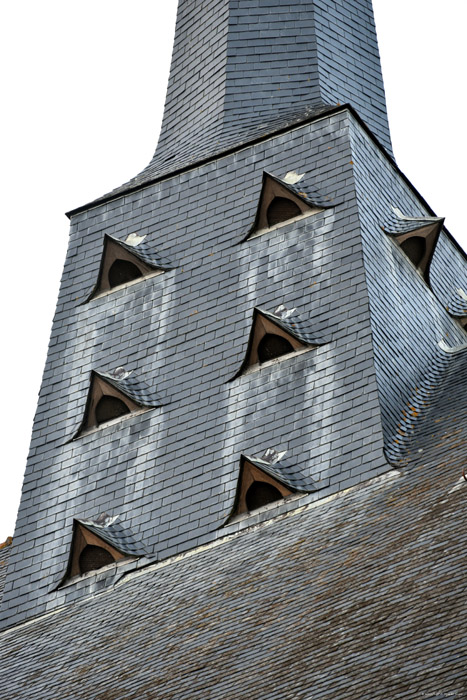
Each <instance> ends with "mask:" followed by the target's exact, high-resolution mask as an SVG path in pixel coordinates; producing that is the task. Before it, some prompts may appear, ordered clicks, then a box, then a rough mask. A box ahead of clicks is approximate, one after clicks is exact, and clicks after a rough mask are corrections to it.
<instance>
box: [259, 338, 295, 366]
mask: <svg viewBox="0 0 467 700" xmlns="http://www.w3.org/2000/svg"><path fill="white" fill-rule="evenodd" d="M290 352H294V347H293V345H292V343H290V342H289V341H288V340H287V338H284V337H283V336H281V335H276V333H266V335H264V336H263V337H262V338H261V340H260V341H259V343H258V361H259V363H260V365H262V364H263V363H264V362H267V361H268V360H274V359H275V358H277V357H282V356H283V355H288V354H289V353H290Z"/></svg>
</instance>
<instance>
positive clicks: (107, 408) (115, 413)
mask: <svg viewBox="0 0 467 700" xmlns="http://www.w3.org/2000/svg"><path fill="white" fill-rule="evenodd" d="M127 413H131V411H130V409H129V407H128V405H127V404H126V403H125V402H124V401H122V400H121V399H119V398H117V397H116V396H109V395H105V396H103V397H102V398H101V399H99V401H98V403H97V405H96V412H95V418H96V424H97V425H102V423H108V422H109V421H111V420H114V419H115V418H120V416H124V415H126V414H127Z"/></svg>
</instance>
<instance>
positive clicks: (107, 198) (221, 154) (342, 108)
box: [65, 102, 467, 260]
mask: <svg viewBox="0 0 467 700" xmlns="http://www.w3.org/2000/svg"><path fill="white" fill-rule="evenodd" d="M341 112H349V113H350V114H351V115H352V116H353V117H354V119H355V120H356V122H357V123H358V124H359V126H360V127H361V128H362V129H363V131H365V133H366V134H367V135H368V136H369V137H370V139H371V140H372V141H373V143H374V144H375V145H376V146H377V148H378V149H379V150H380V151H381V153H382V154H383V155H384V156H385V158H386V159H387V160H388V161H389V163H390V164H391V165H392V167H393V168H394V169H395V171H396V172H397V174H398V175H399V176H400V177H401V178H402V180H403V181H404V182H405V184H406V185H407V186H408V187H409V189H410V190H412V192H413V193H414V194H415V196H416V197H417V198H418V199H419V201H420V202H421V204H422V205H423V206H424V207H425V208H426V209H427V211H429V212H430V214H431V216H433V217H436V218H440V217H437V216H436V214H435V212H434V210H433V209H432V208H431V207H430V205H429V204H428V202H427V201H426V199H425V198H424V197H423V196H422V195H421V194H420V192H419V191H418V190H417V188H416V187H415V186H414V185H413V184H412V182H411V181H410V180H409V178H408V177H407V176H406V175H405V174H404V173H403V172H402V170H401V169H400V168H399V166H398V165H397V163H396V160H395V158H394V157H393V156H392V155H391V154H390V153H389V152H388V151H387V150H386V148H385V147H384V146H383V144H382V143H381V141H380V140H379V139H378V137H377V136H375V134H374V133H373V132H372V130H371V129H370V127H369V126H368V125H367V124H366V123H365V122H364V121H363V119H362V118H361V117H360V115H359V114H358V112H357V111H356V110H355V109H354V107H352V105H351V104H350V103H348V102H347V103H345V104H342V105H336V106H335V107H332V108H331V109H328V110H323V111H322V112H320V113H319V114H318V115H313V116H310V117H306V118H305V119H302V120H299V121H297V122H295V123H294V124H290V125H289V126H284V127H281V128H280V129H277V130H276V131H271V132H269V133H268V134H264V135H263V136H258V137H257V138H253V139H250V140H246V141H244V142H243V143H241V144H237V145H236V146H232V147H231V148H227V149H225V150H221V151H218V152H217V153H214V154H213V155H211V156H207V157H206V158H201V159H200V160H198V161H196V162H195V163H190V164H189V165H186V166H184V167H182V168H178V169H176V170H173V171H172V172H170V173H167V174H165V175H161V176H159V177H154V178H152V179H150V180H148V181H147V182H144V183H141V184H138V185H134V186H132V187H129V188H128V189H127V190H124V191H123V192H122V191H120V192H118V193H115V194H113V193H112V192H109V194H108V195H104V196H103V197H101V198H100V199H96V200H93V201H92V202H88V203H87V204H83V205H82V206H80V207H76V208H75V209H70V210H69V211H67V212H65V215H66V216H67V217H68V218H69V219H71V218H72V217H73V216H76V215H77V214H81V213H82V212H84V211H87V210H88V209H95V208H97V207H99V206H101V205H102V204H107V203H109V202H112V201H115V200H117V199H121V198H122V197H125V196H126V195H127V194H132V193H134V192H139V191H140V190H144V189H146V187H151V186H152V185H155V184H156V183H158V182H164V181H165V180H170V179H171V178H173V177H175V176H177V175H181V174H182V173H186V172H189V171H190V170H195V169H196V168H199V167H200V166H202V165H206V164H207V163H212V162H214V161H216V160H219V159H220V158H225V157H226V156H228V155H230V154H232V153H236V152H237V151H239V150H243V149H244V148H248V147H250V146H254V145H256V144H258V143H263V142H264V141H268V140H269V139H271V138H275V137H277V136H280V135H281V134H286V133H287V132H289V131H294V130H295V129H300V128H301V127H303V126H306V125H307V124H312V123H314V122H317V121H320V120H322V119H326V118H327V117H331V116H333V115H334V114H339V113H341ZM441 218H442V217H441ZM443 231H444V232H445V234H446V235H447V237H448V238H449V239H450V240H451V242H452V243H453V245H454V246H455V247H456V248H457V250H458V251H459V252H460V253H461V255H462V256H463V257H464V259H465V260H467V252H466V251H465V250H464V249H463V248H462V246H461V245H460V243H458V241H457V240H456V239H455V238H454V236H453V235H452V234H451V233H450V232H449V231H448V229H447V228H446V227H445V226H443Z"/></svg>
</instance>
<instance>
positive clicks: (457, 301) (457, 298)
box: [446, 289, 467, 318]
mask: <svg viewBox="0 0 467 700" xmlns="http://www.w3.org/2000/svg"><path fill="white" fill-rule="evenodd" d="M461 291H462V293H461ZM465 294H466V292H465V290H460V289H458V290H456V292H455V293H454V295H453V296H452V298H451V299H450V300H449V302H448V304H447V307H446V308H447V310H448V312H449V313H450V314H451V316H455V317H456V318H463V317H464V316H467V298H466V296H465Z"/></svg>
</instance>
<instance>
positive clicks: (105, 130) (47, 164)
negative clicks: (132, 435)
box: [0, 0, 467, 542]
mask: <svg viewBox="0 0 467 700" xmlns="http://www.w3.org/2000/svg"><path fill="white" fill-rule="evenodd" d="M373 4H374V10H375V16H376V23H377V28H378V38H379V44H380V51H381V57H382V63H383V74H384V79H385V86H386V96H387V101H388V109H389V119H390V125H391V129H392V139H393V145H394V151H395V155H396V158H397V161H398V164H399V166H400V167H401V169H402V170H403V172H404V173H405V174H406V175H407V176H408V177H409V179H410V180H411V181H412V182H413V184H414V185H415V187H417V189H418V190H419V191H420V192H421V194H422V195H423V196H424V197H425V199H427V201H428V203H429V204H430V205H431V206H432V208H433V209H434V210H435V212H436V213H437V214H438V215H443V216H446V226H447V227H448V229H449V230H450V232H451V233H452V234H453V235H454V236H455V237H456V238H457V240H459V241H460V242H462V243H463V246H464V248H466V247H467V226H466V225H465V223H464V222H465V215H464V202H465V197H466V195H465V175H464V172H465V163H466V160H467V158H466V156H467V146H466V135H465V128H464V123H463V122H464V120H465V107H466V98H465V82H466V80H465V69H466V67H467V66H466V51H465V36H464V33H465V32H464V28H465V12H464V10H463V7H462V6H463V4H464V3H463V2H462V0H445V1H444V2H443V3H440V2H439V0H374V3H373ZM175 6H176V0H164V2H163V3H162V2H161V0H134V1H133V2H132V3H128V2H123V1H122V0H93V1H92V2H91V1H90V0H80V2H71V1H70V0H68V1H64V0H60V1H59V0H41V2H38V1H37V0H23V1H21V0H17V1H16V2H8V3H7V2H4V3H3V4H2V5H1V8H0V59H1V66H2V73H3V75H2V83H1V97H2V109H1V112H0V121H1V127H2V128H1V129H0V138H1V147H0V158H1V159H0V178H1V190H0V191H1V197H2V202H1V207H0V217H1V229H2V236H1V240H2V253H3V264H2V275H1V279H0V283H1V308H2V328H3V342H2V344H1V365H0V366H1V369H2V374H3V377H2V386H3V389H2V394H3V396H2V402H1V409H0V410H1V420H0V429H1V454H2V462H1V466H0V469H1V472H0V474H1V481H0V542H2V541H3V540H5V539H6V537H7V536H8V535H12V534H13V529H14V521H15V517H16V511H17V508H18V504H19V495H20V489H21V481H22V477H23V473H24V467H25V462H26V457H27V452H28V448H29V440H30V433H31V428H32V421H33V417H34V412H35V407H36V401H37V394H38V391H39V387H40V382H41V376H42V371H43V367H44V363H45V358H46V351H47V344H48V338H49V333H50V328H51V323H52V317H53V314H54V310H55V303H56V298H57V294H58V287H59V281H60V276H61V272H62V267H63V262H64V259H65V253H66V246H67V237H68V220H67V218H66V217H65V216H64V212H65V211H68V210H70V209H73V208H75V207H77V206H80V205H82V204H86V203H87V202H89V201H91V200H92V199H94V198H96V197H99V196H101V195H102V194H105V193H106V192H108V191H109V190H111V189H113V188H114V187H117V186H118V185H120V184H122V183H123V182H125V181H127V180H128V179H129V178H131V177H133V176H134V175H136V174H137V173H138V172H139V171H140V170H142V169H143V167H144V166H146V165H147V163H148V162H149V160H150V159H151V157H152V154H153V151H154V149H155V146H156V143H157V136H158V131H159V127H160V122H161V118H162V109H163V104H164V98H165V90H166V85H167V78H168V71H169V65H170V57H171V50H172V40H173V30H174V22H175ZM161 7H162V8H163V9H161Z"/></svg>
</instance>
